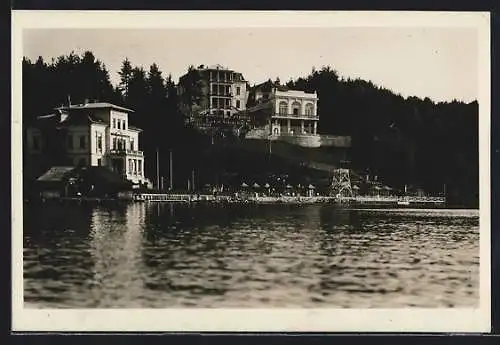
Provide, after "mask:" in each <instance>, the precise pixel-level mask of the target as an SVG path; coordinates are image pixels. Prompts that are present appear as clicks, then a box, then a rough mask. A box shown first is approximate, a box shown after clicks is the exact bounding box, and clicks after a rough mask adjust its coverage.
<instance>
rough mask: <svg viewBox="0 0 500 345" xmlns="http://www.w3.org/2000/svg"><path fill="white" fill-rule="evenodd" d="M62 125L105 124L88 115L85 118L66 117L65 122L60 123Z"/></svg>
mask: <svg viewBox="0 0 500 345" xmlns="http://www.w3.org/2000/svg"><path fill="white" fill-rule="evenodd" d="M61 124H62V125H88V124H103V125H105V124H106V123H105V122H104V121H103V120H101V119H99V118H97V117H95V116H93V115H91V114H88V115H87V116H68V117H67V118H66V119H65V120H63V121H62V122H61Z"/></svg>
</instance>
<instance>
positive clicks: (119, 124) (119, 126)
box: [118, 120, 122, 129]
mask: <svg viewBox="0 0 500 345" xmlns="http://www.w3.org/2000/svg"><path fill="white" fill-rule="evenodd" d="M121 123H122V121H121V120H118V129H121Z"/></svg>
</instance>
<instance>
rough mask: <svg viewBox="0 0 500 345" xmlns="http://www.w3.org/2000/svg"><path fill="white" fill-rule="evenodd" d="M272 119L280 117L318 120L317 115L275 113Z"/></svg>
mask: <svg viewBox="0 0 500 345" xmlns="http://www.w3.org/2000/svg"><path fill="white" fill-rule="evenodd" d="M273 117H282V118H290V117H291V118H308V119H309V118H310V119H319V116H318V115H308V114H283V113H276V114H273Z"/></svg>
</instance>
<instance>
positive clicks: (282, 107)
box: [279, 101, 288, 115]
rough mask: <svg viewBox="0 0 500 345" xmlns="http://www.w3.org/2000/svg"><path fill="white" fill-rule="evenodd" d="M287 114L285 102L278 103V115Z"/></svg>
mask: <svg viewBox="0 0 500 345" xmlns="http://www.w3.org/2000/svg"><path fill="white" fill-rule="evenodd" d="M287 113H288V104H287V103H286V102H285V101H281V102H280V107H279V114H280V115H286V114H287Z"/></svg>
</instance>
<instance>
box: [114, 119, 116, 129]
mask: <svg viewBox="0 0 500 345" xmlns="http://www.w3.org/2000/svg"><path fill="white" fill-rule="evenodd" d="M113 128H116V119H113Z"/></svg>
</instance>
